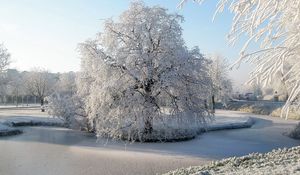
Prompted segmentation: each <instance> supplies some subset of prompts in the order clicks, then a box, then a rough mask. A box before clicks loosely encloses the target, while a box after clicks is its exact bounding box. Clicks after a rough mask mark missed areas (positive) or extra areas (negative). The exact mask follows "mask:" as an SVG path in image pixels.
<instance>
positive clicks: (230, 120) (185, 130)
mask: <svg viewBox="0 0 300 175" xmlns="http://www.w3.org/2000/svg"><path fill="white" fill-rule="evenodd" d="M253 124H254V120H253V119H252V118H251V117H245V116H244V117H242V116H239V115H236V116H234V115H232V114H229V113H226V112H224V111H219V112H218V113H217V114H216V116H215V117H214V118H213V119H212V120H211V121H209V122H208V123H206V124H203V125H202V126H199V125H198V124H194V125H193V124H182V125H180V126H179V127H178V124H176V123H175V122H174V121H173V120H167V121H165V122H160V123H159V122H155V124H154V130H153V132H152V133H151V134H148V135H144V136H143V137H142V138H139V137H138V136H135V135H134V136H133V137H135V140H136V141H140V140H142V141H143V142H178V141H186V140H191V139H194V138H195V137H196V136H197V135H199V134H201V133H204V132H208V131H218V130H227V129H241V128H249V127H251V126H252V125H253ZM123 140H128V137H127V135H126V132H124V133H123Z"/></svg>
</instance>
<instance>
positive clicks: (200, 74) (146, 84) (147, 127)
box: [78, 3, 210, 139]
mask: <svg viewBox="0 0 300 175" xmlns="http://www.w3.org/2000/svg"><path fill="white" fill-rule="evenodd" d="M182 21H183V17H182V16H180V15H177V14H169V13H168V12H167V10H166V9H164V8H161V7H157V6H155V7H147V6H145V5H144V4H142V3H132V4H131V6H130V7H129V9H128V10H127V11H125V12H123V13H122V14H121V15H120V17H119V19H118V20H116V21H113V20H106V22H105V25H104V31H103V32H102V33H99V35H98V36H97V38H96V39H94V40H90V41H86V42H85V43H82V44H80V51H81V55H82V63H81V74H80V79H79V81H78V82H79V86H78V93H79V95H80V96H82V97H83V98H84V101H85V105H86V112H87V115H88V118H89V120H90V122H91V125H93V127H94V128H95V131H96V132H97V134H98V135H99V136H108V137H113V138H121V137H123V136H124V133H125V135H127V137H128V139H135V138H136V137H139V138H141V137H144V136H147V135H149V134H152V132H153V131H154V130H155V129H156V128H155V127H156V126H157V125H155V123H156V122H157V121H159V120H160V119H162V118H163V117H166V116H167V117H169V118H176V119H178V120H180V121H181V122H178V124H180V123H181V124H184V123H193V124H194V123H199V124H201V123H203V122H205V119H206V116H207V115H208V113H207V112H206V109H205V107H204V106H205V104H204V101H205V99H206V98H207V97H206V96H207V93H208V88H209V81H210V78H209V76H208V73H207V69H206V67H207V65H208V61H207V60H206V59H205V58H204V57H203V55H202V54H201V53H200V52H199V49H198V48H194V49H192V50H188V49H187V48H186V46H185V44H184V41H183V39H182V28H181V26H180V23H181V22H182ZM166 110H168V111H169V112H168V113H165V112H162V111H166ZM187 121H189V122H187ZM130 137H134V138H130Z"/></svg>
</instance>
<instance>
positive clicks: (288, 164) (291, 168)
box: [165, 146, 300, 175]
mask: <svg viewBox="0 0 300 175" xmlns="http://www.w3.org/2000/svg"><path fill="white" fill-rule="evenodd" d="M204 174H205V175H210V174H245V175H247V174H249V175H252V174H287V175H291V174H300V146H298V147H293V148H290V149H286V148H284V149H278V150H273V151H271V152H268V153H265V154H259V153H252V154H249V155H247V156H243V157H231V158H227V159H223V160H220V161H213V162H211V163H210V164H207V165H204V166H195V167H189V168H182V169H178V170H175V171H172V172H169V173H167V174H165V175H204Z"/></svg>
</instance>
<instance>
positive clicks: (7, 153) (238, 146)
mask: <svg viewBox="0 0 300 175" xmlns="http://www.w3.org/2000/svg"><path fill="white" fill-rule="evenodd" d="M2 113H3V112H0V115H1V114H2ZM24 113H25V114H26V115H28V114H29V112H28V113H26V112H24ZM37 114H38V113H37ZM218 115H230V116H234V115H235V116H247V115H250V114H247V113H241V112H232V111H230V112H229V111H219V112H218ZM218 115H217V116H218ZM6 117H9V115H8V114H7V113H6ZM255 117H256V124H255V125H254V126H253V127H252V128H248V129H238V130H226V131H215V132H209V133H206V134H203V135H200V136H199V137H197V138H196V139H194V140H191V141H186V142H178V143H144V144H142V143H133V144H125V143H123V142H112V141H108V140H97V139H96V138H95V137H94V136H92V135H91V134H88V133H83V132H79V131H72V130H68V129H62V128H53V127H27V128H23V130H24V133H23V134H21V135H18V136H11V137H2V138H0V174H1V175H2V174H10V175H17V174H28V175H40V174H45V175H50V174H51V175H52V174H53V175H54V174H55V175H80V174H86V175H90V174H95V175H96V174H97V175H98V174H103V175H118V174H124V175H125V174H128V175H134V174H156V173H164V172H168V171H169V170H173V169H176V168H179V167H188V166H190V165H201V164H204V163H206V162H207V161H209V160H213V159H221V158H224V157H229V156H240V155H245V154H248V153H251V152H267V151H270V150H272V149H274V148H278V147H292V146H296V145H300V141H297V140H293V139H290V138H288V137H286V136H284V135H283V134H282V133H283V132H285V131H287V130H288V129H289V128H291V127H292V126H294V125H295V124H296V122H295V121H285V120H281V119H277V118H269V117H265V116H257V115H256V116H255Z"/></svg>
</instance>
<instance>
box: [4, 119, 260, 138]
mask: <svg viewBox="0 0 300 175" xmlns="http://www.w3.org/2000/svg"><path fill="white" fill-rule="evenodd" d="M253 124H254V120H253V119H252V118H251V117H237V116H235V117H228V116H216V117H215V120H214V121H212V122H211V123H209V124H207V126H205V127H203V128H199V129H198V130H199V132H198V134H199V133H200V132H208V131H217V130H228V129H240V128H249V127H251V126H252V125H253ZM20 126H55V127H64V123H63V122H62V121H61V120H59V119H57V118H50V117H35V116H34V117H32V116H14V117H9V118H5V119H0V136H10V135H17V134H21V133H22V130H21V129H18V128H17V127H20ZM198 134H197V132H196V133H195V135H192V136H191V139H193V138H195V137H196V136H197V135H198Z"/></svg>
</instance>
